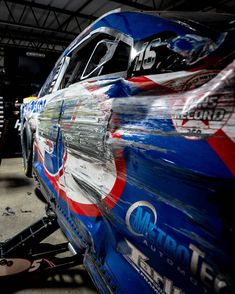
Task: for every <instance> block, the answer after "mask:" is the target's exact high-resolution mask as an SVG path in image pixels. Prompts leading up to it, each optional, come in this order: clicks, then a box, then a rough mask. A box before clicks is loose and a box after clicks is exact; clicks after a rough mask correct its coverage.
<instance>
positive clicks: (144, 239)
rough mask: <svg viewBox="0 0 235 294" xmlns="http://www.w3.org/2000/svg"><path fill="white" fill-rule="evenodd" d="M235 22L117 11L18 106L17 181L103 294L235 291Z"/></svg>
mask: <svg viewBox="0 0 235 294" xmlns="http://www.w3.org/2000/svg"><path fill="white" fill-rule="evenodd" d="M234 27H235V26H234V17H233V16H231V15H224V14H221V15H215V14H204V13H200V14H197V13H194V14H193V15H191V14H187V13H184V14H180V13H168V12H166V13H140V12H121V11H114V12H111V13H109V14H107V15H104V16H103V17H101V18H100V19H98V20H97V21H96V22H95V23H93V24H91V25H90V26H89V27H88V28H87V29H86V30H85V31H84V32H83V33H82V34H81V35H79V36H78V37H77V38H76V39H75V41H74V42H72V44H71V45H70V46H69V47H68V48H67V49H66V50H65V52H64V53H63V54H62V55H61V57H60V58H59V60H58V62H57V63H56V65H55V67H54V69H53V70H52V72H51V74H50V75H49V77H48V79H47V80H46V82H45V84H44V86H43V87H42V89H41V91H40V93H39V97H38V98H37V99H36V100H33V101H30V102H27V103H24V104H23V105H22V109H21V114H22V134H21V135H22V147H23V156H24V162H25V172H26V174H27V175H28V176H31V175H32V174H33V175H34V176H35V179H36V180H37V181H38V183H39V186H40V189H41V190H42V192H43V194H44V196H45V198H46V199H47V202H48V203H49V204H50V205H51V206H52V208H53V209H54V211H55V213H56V215H57V217H58V222H59V224H60V227H61V228H62V230H63V232H64V233H65V235H66V236H67V238H68V240H69V241H70V243H71V244H72V245H73V247H74V248H75V249H76V251H77V252H81V254H83V255H84V261H83V262H84V265H85V267H86V269H87V270H88V272H89V274H90V275H91V277H92V279H93V281H94V283H95V285H96V286H97V288H98V289H99V291H100V292H102V293H110V292H111V293H112V292H116V293H150V292H155V293H166V294H180V293H182V294H183V293H234V291H235V288H234V259H235V258H234V257H235V254H234V245H235V244H234V243H235V238H234V228H235V227H234V220H235V218H234V207H233V203H234V199H233V198H234V195H235V181H234V176H235V142H234V140H235V130H234V122H235V113H234V70H235V64H234V62H233V59H234V48H235V38H234Z"/></svg>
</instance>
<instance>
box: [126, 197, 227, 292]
mask: <svg viewBox="0 0 235 294" xmlns="http://www.w3.org/2000/svg"><path fill="white" fill-rule="evenodd" d="M158 214H159V211H158ZM125 221H126V226H127V229H128V231H129V232H130V233H131V234H132V235H134V236H135V237H136V238H138V239H139V238H140V239H142V244H144V245H146V246H147V247H148V248H149V249H150V250H151V251H152V252H153V254H154V255H155V258H154V259H155V260H156V263H155V264H154V266H157V260H158V259H161V261H163V262H164V263H165V266H166V267H164V269H162V268H161V270H160V269H159V272H157V271H156V270H155V268H153V267H151V266H150V265H149V264H148V260H149V261H151V260H150V259H149V256H146V255H145V254H144V253H142V252H141V251H139V250H138V249H137V248H136V247H135V246H134V245H132V244H131V243H130V242H128V241H127V243H128V244H129V246H130V247H131V249H132V251H131V253H130V254H128V255H127V256H125V257H126V258H127V260H128V261H130V263H131V264H132V265H133V266H134V267H135V268H136V270H137V271H138V272H139V273H140V274H141V275H142V276H144V279H145V280H146V281H147V282H148V284H149V285H150V286H151V287H152V288H153V289H154V290H155V292H156V293H167V294H168V293H169V294H172V293H174V294H178V293H182V290H181V289H180V288H178V287H175V286H174V285H173V281H171V280H170V279H169V278H167V277H166V276H164V275H165V274H166V273H167V272H168V271H167V270H166V269H167V267H171V268H172V269H173V268H174V269H175V273H176V274H178V275H179V276H178V277H180V276H181V277H182V276H183V277H184V279H185V280H186V281H187V283H190V284H191V285H192V287H193V289H194V290H193V291H194V292H193V293H197V292H195V291H200V293H208V290H209V289H210V290H212V291H213V293H222V292H223V291H224V290H225V291H227V289H229V286H228V283H227V282H226V279H225V277H224V276H223V275H222V274H221V273H218V272H217V270H215V268H214V267H213V266H212V265H211V264H209V263H207V262H206V261H207V258H206V252H204V251H203V250H202V249H201V248H198V247H197V246H196V245H195V244H193V243H190V241H191V240H189V243H188V244H184V245H183V244H181V243H180V242H179V238H176V237H172V236H171V235H170V234H168V233H167V232H165V231H164V230H163V229H161V228H160V226H159V224H158V223H157V209H156V208H155V206H153V205H152V204H151V203H149V202H147V201H138V202H135V203H133V204H132V205H131V206H130V207H129V209H128V210H127V212H126V217H125ZM169 227H170V224H169ZM137 257H138V258H137ZM215 262H216V260H215ZM216 267H217V266H216ZM168 269H169V268H168ZM160 285H162V286H161V287H160ZM169 285H171V287H169ZM181 286H182V288H183V285H181ZM159 287H160V288H161V289H162V290H163V292H161V291H159ZM162 287H163V288H162ZM195 287H196V288H195ZM167 289H168V290H167ZM169 289H170V290H169ZM198 293H199V292H198ZM226 293H227V292H226Z"/></svg>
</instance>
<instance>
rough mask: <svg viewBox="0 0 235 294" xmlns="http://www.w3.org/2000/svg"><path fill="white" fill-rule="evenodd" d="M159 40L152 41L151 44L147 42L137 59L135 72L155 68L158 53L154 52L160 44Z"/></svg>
mask: <svg viewBox="0 0 235 294" xmlns="http://www.w3.org/2000/svg"><path fill="white" fill-rule="evenodd" d="M160 42H161V40H160V39H159V38H157V39H154V40H152V41H151V42H145V43H144V44H143V45H142V50H141V51H140V53H139V55H137V57H136V62H135V66H134V71H140V70H142V69H143V70H146V69H150V68H152V67H153V65H154V63H155V60H156V52H155V51H154V50H153V48H154V47H157V46H158V45H159V44H160Z"/></svg>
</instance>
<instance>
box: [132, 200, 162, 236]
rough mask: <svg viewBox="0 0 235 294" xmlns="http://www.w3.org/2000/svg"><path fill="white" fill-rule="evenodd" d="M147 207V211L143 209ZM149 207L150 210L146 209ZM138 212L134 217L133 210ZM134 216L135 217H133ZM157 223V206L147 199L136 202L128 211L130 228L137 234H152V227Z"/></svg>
mask: <svg viewBox="0 0 235 294" xmlns="http://www.w3.org/2000/svg"><path fill="white" fill-rule="evenodd" d="M143 207H145V212H144V211H143ZM146 209H148V211H147V210H146ZM135 210H136V214H135V216H134V217H133V212H134V211H135ZM132 217H133V219H131V218H132ZM156 223H157V212H156V209H155V207H154V206H153V205H152V204H150V203H149V202H147V201H139V202H136V203H134V204H133V205H132V206H131V207H130V208H129V209H128V211H127V214H126V224H127V228H128V230H129V231H130V232H131V233H132V234H133V235H135V236H143V235H146V234H151V231H152V229H153V228H154V226H155V225H156Z"/></svg>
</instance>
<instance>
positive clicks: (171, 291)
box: [125, 240, 182, 294]
mask: <svg viewBox="0 0 235 294" xmlns="http://www.w3.org/2000/svg"><path fill="white" fill-rule="evenodd" d="M126 242H127V244H128V247H129V249H131V250H130V251H129V253H128V254H127V255H125V258H126V259H127V260H128V261H129V262H131V264H132V265H133V266H134V267H135V269H136V270H137V271H138V272H139V274H140V275H141V276H142V277H143V278H144V279H145V280H146V282H147V283H148V284H149V286H150V287H151V288H152V289H153V290H154V291H155V292H156V293H159V294H181V293H182V290H181V289H179V288H177V287H176V286H174V283H173V281H172V280H170V279H168V278H167V277H165V276H162V275H161V274H160V273H158V272H157V271H155V270H154V268H152V267H151V266H150V265H149V264H148V260H149V258H148V257H147V256H145V255H144V254H143V253H142V252H141V251H139V250H138V249H137V248H136V247H135V246H134V245H133V244H131V243H130V242H129V241H127V240H126Z"/></svg>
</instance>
